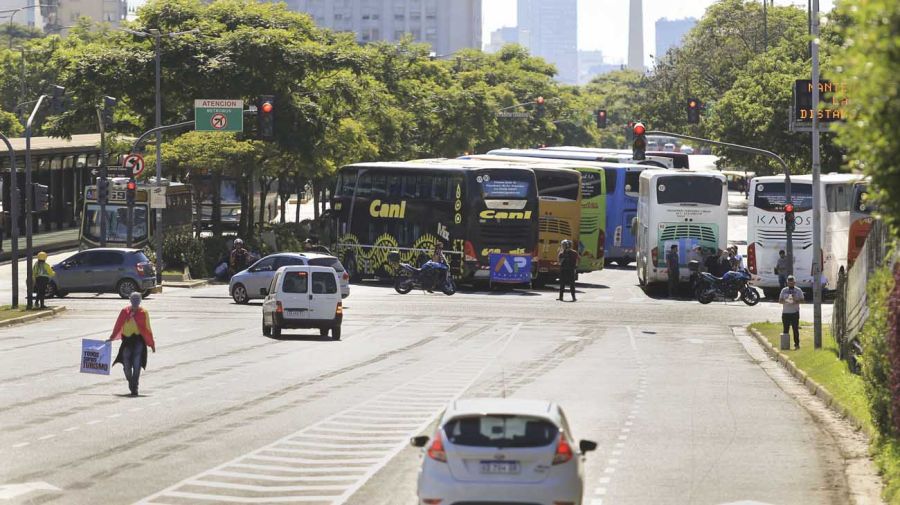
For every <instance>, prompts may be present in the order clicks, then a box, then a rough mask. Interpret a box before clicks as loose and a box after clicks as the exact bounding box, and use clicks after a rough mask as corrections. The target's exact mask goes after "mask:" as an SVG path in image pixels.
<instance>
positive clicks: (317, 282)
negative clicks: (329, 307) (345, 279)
mask: <svg viewBox="0 0 900 505" xmlns="http://www.w3.org/2000/svg"><path fill="white" fill-rule="evenodd" d="M312 281H313V294H315V295H324V294H329V295H330V294H333V293H337V281H336V280H335V279H334V276H333V275H331V274H330V273H326V272H313V274H312Z"/></svg>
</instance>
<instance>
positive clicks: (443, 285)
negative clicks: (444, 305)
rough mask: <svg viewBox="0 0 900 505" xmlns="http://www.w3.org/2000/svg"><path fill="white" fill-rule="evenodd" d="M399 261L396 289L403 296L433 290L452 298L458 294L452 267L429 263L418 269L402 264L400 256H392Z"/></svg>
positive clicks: (396, 264) (396, 265)
mask: <svg viewBox="0 0 900 505" xmlns="http://www.w3.org/2000/svg"><path fill="white" fill-rule="evenodd" d="M395 258H396V259H397V261H396V262H393V263H394V264H395V268H396V270H397V273H396V276H395V277H394V289H395V290H396V291H397V292H398V293H400V294H401V295H405V294H407V293H409V292H410V291H412V290H413V289H433V290H437V291H440V292H442V293H444V294H445V295H447V296H450V295H452V294H454V293H456V283H455V282H454V281H453V275H451V274H450V267H449V266H447V265H445V264H443V263H435V262H433V261H429V262H427V263H425V264H424V265H422V268H416V267H414V266H412V265H410V264H409V263H400V262H399V254H397V255H394V254H393V253H392V254H391V257H390V258H389V260H391V259H395Z"/></svg>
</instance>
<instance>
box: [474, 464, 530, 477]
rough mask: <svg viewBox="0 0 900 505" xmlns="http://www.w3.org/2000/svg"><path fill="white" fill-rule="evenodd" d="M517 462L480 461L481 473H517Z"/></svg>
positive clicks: (518, 468)
mask: <svg viewBox="0 0 900 505" xmlns="http://www.w3.org/2000/svg"><path fill="white" fill-rule="evenodd" d="M519 470H520V467H519V462H518V461H482V462H481V473H493V474H501V475H509V474H514V473H519Z"/></svg>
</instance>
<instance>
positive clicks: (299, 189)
mask: <svg viewBox="0 0 900 505" xmlns="http://www.w3.org/2000/svg"><path fill="white" fill-rule="evenodd" d="M295 183H296V186H297V187H296V188H294V189H296V190H297V206H296V207H294V221H295V222H297V223H299V222H300V202H301V201H302V200H303V193H305V191H304V189H306V181H305V180H304V179H303V177H300V176H299V175H298V176H297V178H296V179H295Z"/></svg>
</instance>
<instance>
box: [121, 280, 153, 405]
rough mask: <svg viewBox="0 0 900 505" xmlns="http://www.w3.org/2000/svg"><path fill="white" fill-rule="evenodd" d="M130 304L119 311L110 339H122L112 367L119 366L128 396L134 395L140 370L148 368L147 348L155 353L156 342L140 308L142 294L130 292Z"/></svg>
mask: <svg viewBox="0 0 900 505" xmlns="http://www.w3.org/2000/svg"><path fill="white" fill-rule="evenodd" d="M129 301H130V302H131V304H130V305H128V306H127V307H125V308H124V309H122V310H121V311H120V312H119V318H118V319H117V320H116V325H115V327H113V331H112V335H111V336H110V337H109V340H119V339H122V345H121V346H119V353H118V354H117V355H116V360H115V361H113V365H115V364H116V363H121V364H122V367H123V368H124V369H125V378H126V379H127V380H128V389H129V391H131V396H137V395H138V381H139V380H140V378H141V369H145V370H146V368H147V348H148V347H149V348H150V349H151V350H152V351H153V352H156V343H155V342H154V341H153V330H152V329H151V328H150V313H149V312H147V309H145V308H143V307H141V294H140V293H138V292H137V291H135V292H134V293H131V297H130V299H129Z"/></svg>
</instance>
